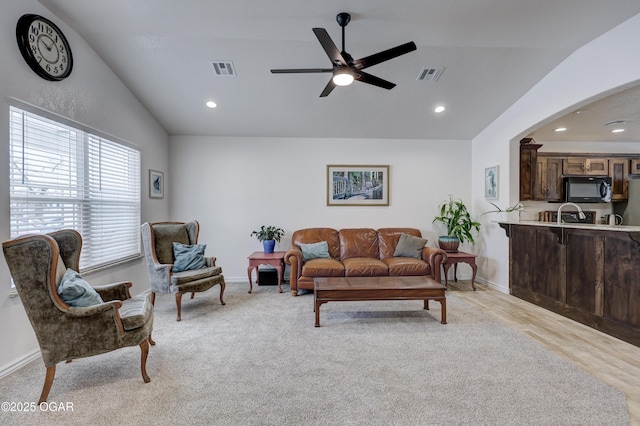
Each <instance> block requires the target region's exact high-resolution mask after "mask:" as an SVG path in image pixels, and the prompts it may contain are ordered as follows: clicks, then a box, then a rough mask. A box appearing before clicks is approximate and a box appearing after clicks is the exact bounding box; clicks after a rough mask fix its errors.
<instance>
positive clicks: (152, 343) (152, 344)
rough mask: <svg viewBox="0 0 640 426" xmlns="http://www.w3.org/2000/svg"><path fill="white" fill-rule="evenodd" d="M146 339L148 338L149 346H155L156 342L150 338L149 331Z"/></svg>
mask: <svg viewBox="0 0 640 426" xmlns="http://www.w3.org/2000/svg"><path fill="white" fill-rule="evenodd" d="M148 340H149V344H150V345H151V346H155V345H156V342H155V341H154V340H153V339H152V338H151V333H149V339H148Z"/></svg>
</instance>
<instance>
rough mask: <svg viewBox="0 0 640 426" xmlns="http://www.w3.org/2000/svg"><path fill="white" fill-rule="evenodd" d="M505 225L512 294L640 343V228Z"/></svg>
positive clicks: (623, 338)
mask: <svg viewBox="0 0 640 426" xmlns="http://www.w3.org/2000/svg"><path fill="white" fill-rule="evenodd" d="M499 225H500V227H502V228H503V229H504V230H505V231H506V233H507V237H509V291H510V293H511V294H512V295H514V296H516V297H518V298H520V299H524V300H526V301H528V302H531V303H534V304H536V305H538V306H541V307H544V308H546V309H549V310H551V311H553V312H556V313H558V314H560V315H563V316H565V317H568V318H571V319H573V320H575V321H578V322H580V323H582V324H585V325H587V326H589V327H592V328H595V329H597V330H600V331H602V332H603V333H606V334H609V335H612V336H615V337H617V338H619V339H621V340H624V341H626V342H629V343H631V344H634V345H636V346H640V226H623V225H617V226H616V225H593V224H580V223H567V224H564V223H563V224H557V223H549V222H534V221H519V222H499Z"/></svg>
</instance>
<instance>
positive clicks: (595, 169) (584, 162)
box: [562, 157, 609, 176]
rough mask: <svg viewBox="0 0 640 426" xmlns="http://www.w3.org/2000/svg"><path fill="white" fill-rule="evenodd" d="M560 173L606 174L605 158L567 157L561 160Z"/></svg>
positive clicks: (576, 174) (606, 164) (607, 168)
mask: <svg viewBox="0 0 640 426" xmlns="http://www.w3.org/2000/svg"><path fill="white" fill-rule="evenodd" d="M562 173H563V174H565V175H575V176H585V175H587V176H608V175H609V160H608V159H607V158H589V157H568V158H565V159H564V161H563V162H562Z"/></svg>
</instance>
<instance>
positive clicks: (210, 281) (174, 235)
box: [141, 220, 225, 321]
mask: <svg viewBox="0 0 640 426" xmlns="http://www.w3.org/2000/svg"><path fill="white" fill-rule="evenodd" d="M141 230H142V243H143V245H144V252H145V257H146V258H147V270H148V272H149V281H150V282H151V302H152V303H153V302H155V296H156V293H164V294H175V295H176V305H177V308H178V315H177V318H176V321H180V320H181V319H182V318H181V312H182V306H181V305H182V294H183V293H191V298H192V299H193V297H194V295H195V293H197V292H201V291H206V290H209V289H210V288H211V287H213V286H214V285H217V284H220V303H221V304H223V305H224V300H223V299H222V297H223V295H224V289H225V282H224V276H223V275H222V268H220V267H219V266H216V258H215V257H207V258H204V260H205V262H206V264H205V265H203V267H202V268H200V269H193V270H186V271H180V272H175V271H174V262H175V260H176V258H175V255H174V251H173V243H174V242H175V243H180V244H186V245H195V244H197V243H198V232H199V231H200V225H199V224H198V222H197V221H195V220H194V221H193V222H187V223H183V222H157V223H148V222H146V223H144V224H142V227H141Z"/></svg>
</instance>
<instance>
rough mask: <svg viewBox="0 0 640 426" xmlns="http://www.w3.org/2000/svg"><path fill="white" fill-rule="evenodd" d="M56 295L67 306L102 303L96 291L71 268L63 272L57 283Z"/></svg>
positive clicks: (85, 305)
mask: <svg viewBox="0 0 640 426" xmlns="http://www.w3.org/2000/svg"><path fill="white" fill-rule="evenodd" d="M58 295H60V298H61V299H62V300H63V301H64V303H66V304H67V305H69V306H75V307H87V306H93V305H99V304H100V303H103V301H102V298H101V297H100V295H99V294H98V292H96V291H95V290H94V289H93V287H91V286H90V285H89V283H88V282H86V281H85V280H83V279H82V277H81V276H80V274H79V273H77V272H76V271H74V270H73V269H67V271H66V272H65V273H64V275H63V277H62V280H61V281H60V284H59V285H58Z"/></svg>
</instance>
